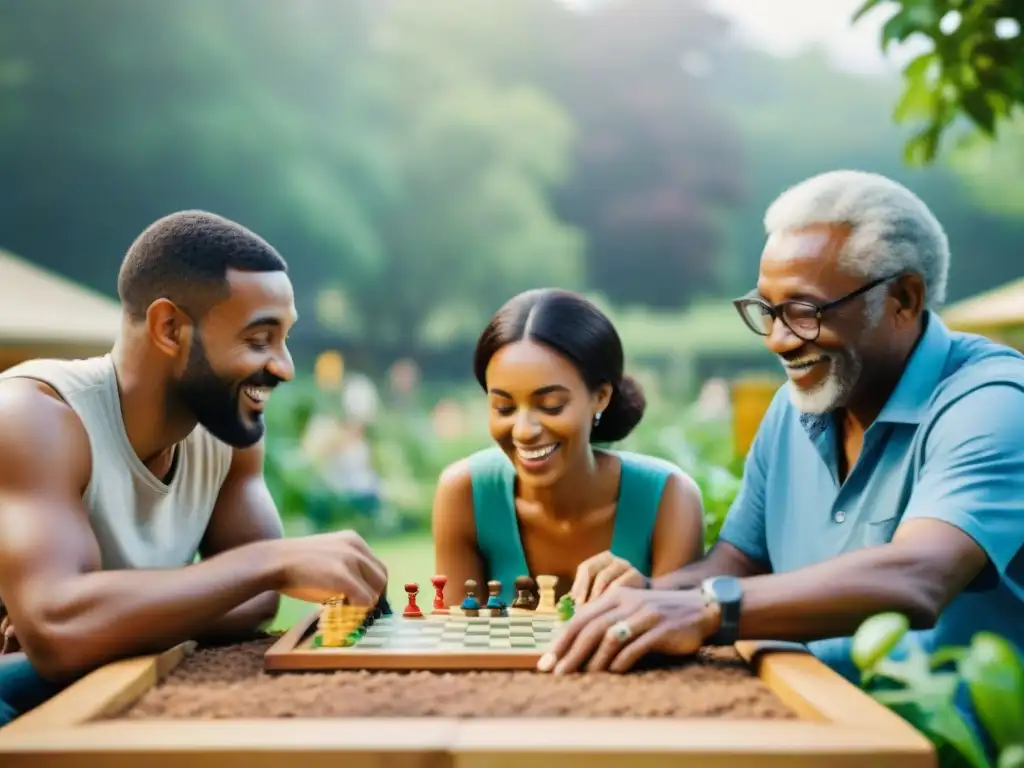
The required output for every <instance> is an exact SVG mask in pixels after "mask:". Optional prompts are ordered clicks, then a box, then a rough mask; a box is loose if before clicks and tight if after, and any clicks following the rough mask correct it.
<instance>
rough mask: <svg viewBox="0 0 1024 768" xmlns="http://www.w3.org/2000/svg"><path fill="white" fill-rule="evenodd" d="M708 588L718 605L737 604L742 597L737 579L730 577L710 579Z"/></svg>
mask: <svg viewBox="0 0 1024 768" xmlns="http://www.w3.org/2000/svg"><path fill="white" fill-rule="evenodd" d="M708 586H709V587H710V590H711V591H712V592H713V593H714V594H715V597H716V598H718V602H720V603H737V602H739V601H740V598H742V597H743V590H742V588H741V587H740V582H739V579H736V578H733V577H732V576H719V577H717V578H714V579H711V581H710V584H709V585H708Z"/></svg>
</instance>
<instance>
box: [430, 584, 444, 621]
mask: <svg viewBox="0 0 1024 768" xmlns="http://www.w3.org/2000/svg"><path fill="white" fill-rule="evenodd" d="M430 583H431V584H433V585H434V611H433V612H434V613H440V614H445V613H448V608H446V607H445V604H444V585H445V584H447V583H448V577H447V576H434V577H433V578H432V579H431V580H430Z"/></svg>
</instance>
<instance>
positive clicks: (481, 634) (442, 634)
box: [330, 616, 556, 651]
mask: <svg viewBox="0 0 1024 768" xmlns="http://www.w3.org/2000/svg"><path fill="white" fill-rule="evenodd" d="M555 626H556V621H555V620H553V619H549V618H547V617H543V618H542V617H537V616H511V617H501V618H491V617H471V616H450V617H447V618H444V619H431V618H424V619H402V618H397V617H392V618H382V619H378V620H377V621H375V622H374V623H373V624H372V625H370V627H369V628H368V629H367V631H366V634H365V635H364V636H363V637H362V638H360V639H359V640H358V641H357V642H356V643H355V644H354V645H352V646H351V648H352V649H353V650H355V649H359V650H370V649H378V648H379V649H381V650H385V649H403V650H421V649H422V650H428V649H437V650H454V651H461V650H486V649H489V648H494V649H505V650H509V649H518V648H521V649H524V650H532V649H537V648H543V647H545V646H546V645H547V644H548V643H550V641H551V639H552V637H553V634H554V630H555ZM330 650H334V649H330ZM342 650H344V649H342Z"/></svg>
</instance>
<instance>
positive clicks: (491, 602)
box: [486, 580, 505, 617]
mask: <svg viewBox="0 0 1024 768" xmlns="http://www.w3.org/2000/svg"><path fill="white" fill-rule="evenodd" d="M487 592H488V598H487V605H486V608H487V609H488V610H489V611H490V612H491V616H492V617H495V616H501V614H502V611H503V608H504V607H505V604H504V603H503V602H502V601H501V582H500V581H494V580H492V581H488V582H487Z"/></svg>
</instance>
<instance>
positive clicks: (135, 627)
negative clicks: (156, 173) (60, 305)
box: [0, 211, 387, 726]
mask: <svg viewBox="0 0 1024 768" xmlns="http://www.w3.org/2000/svg"><path fill="white" fill-rule="evenodd" d="M118 293H119V295H120V298H121V303H122V306H123V310H124V317H123V324H122V328H121V332H120V335H119V337H118V339H117V342H116V344H115V345H114V348H113V350H112V351H111V353H110V354H108V355H104V356H102V357H98V358H92V359H87V360H75V361H62V360H36V361H31V362H28V363H24V364H22V365H19V366H16V367H14V368H12V369H9V370H7V371H5V372H3V373H0V457H2V459H0V600H2V601H3V603H4V606H5V608H6V610H7V612H8V614H9V616H8V620H9V625H10V627H12V628H13V633H14V634H15V635H16V638H17V642H18V644H19V645H20V647H21V652H18V653H14V654H5V655H3V656H0V726H2V725H3V724H4V723H5V722H6V721H9V720H10V719H12V718H14V717H16V716H18V715H19V714H20V713H22V712H24V711H26V710H27V709H31V708H32V707H33V706H36V705H37V704H39V703H40V702H41V701H42V700H45V698H47V697H48V696H51V695H53V693H55V692H56V691H57V690H59V689H60V688H61V687H62V686H64V685H66V684H67V683H68V682H69V681H71V680H73V679H75V678H77V677H79V676H80V675H82V674H84V673H86V672H88V671H90V670H92V669H94V668H96V667H98V666H100V665H102V664H105V663H107V662H109V661H112V660H114V659H117V658H119V657H124V656H129V655H133V654H139V653H146V652H152V651H155V650H159V649H163V648H167V647H169V646H171V645H173V644H176V643H178V642H181V641H184V640H188V639H197V638H198V639H202V638H235V637H240V636H246V635H249V634H251V633H253V632H254V631H256V630H258V629H259V628H260V627H261V626H263V625H264V624H265V623H266V622H268V621H269V620H271V619H272V618H273V617H274V615H275V613H276V610H277V605H278V595H279V594H280V593H284V594H289V595H292V596H295V597H298V598H301V599H307V600H312V601H317V600H320V599H322V598H325V597H327V596H329V595H332V594H345V595H347V596H348V597H349V598H350V599H351V600H352V601H353V602H359V603H360V604H364V605H373V604H375V603H376V602H377V600H378V598H379V597H380V596H381V595H382V594H383V591H384V588H385V585H386V579H387V575H386V571H385V568H384V566H383V564H382V563H381V562H380V561H379V560H378V559H377V558H376V557H374V555H373V554H372V553H371V551H370V549H369V547H368V546H367V545H366V543H365V542H363V541H362V539H360V538H359V537H358V536H357V535H355V534H354V533H351V532H347V531H346V532H339V533H328V534H321V535H317V536H309V537H302V538H293V539H285V538H283V537H282V528H281V521H280V518H279V516H278V513H277V510H276V508H275V506H274V502H273V500H272V499H271V497H270V494H269V492H268V491H267V486H266V484H265V482H264V477H263V440H262V438H263V432H264V423H263V409H264V407H265V405H266V402H267V399H268V398H269V397H270V396H271V393H272V392H273V390H274V388H275V387H276V386H277V385H278V384H281V383H283V382H286V381H289V380H290V379H291V378H292V376H293V373H294V371H293V367H292V361H291V357H290V355H289V353H288V349H287V346H286V340H287V336H288V333H289V331H290V330H291V327H292V325H293V324H294V323H295V321H296V312H295V306H294V298H293V294H292V286H291V282H290V280H289V278H288V274H287V267H286V264H285V262H284V260H283V259H282V258H281V256H280V255H279V254H278V253H277V251H275V250H274V248H273V247H271V246H270V245H269V244H268V243H266V242H265V241H264V240H263V239H261V238H260V237H259V236H257V235H256V234H254V233H253V232H251V231H249V230H248V229H246V228H244V227H242V226H240V225H238V224H236V223H234V222H232V221H229V220H226V219H224V218H221V217H219V216H215V215H212V214H208V213H204V212H198V211H186V212H180V213H177V214H173V215H170V216H168V217H165V218H162V219H160V220H158V221H156V222H155V223H153V224H152V225H150V226H149V227H148V228H147V229H146V230H145V231H143V232H142V233H141V234H140V235H139V236H138V238H137V239H136V240H135V241H134V243H132V245H131V247H130V248H129V250H128V252H127V254H126V256H125V259H124V262H123V264H122V267H121V271H120V274H119V277H118ZM68 322H72V323H73V322H74V318H69V319H68ZM196 555H199V556H200V558H201V559H200V561H199V562H198V563H195V562H194V561H195V558H196ZM8 639H9V640H10V639H11V638H8ZM9 644H10V643H9Z"/></svg>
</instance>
